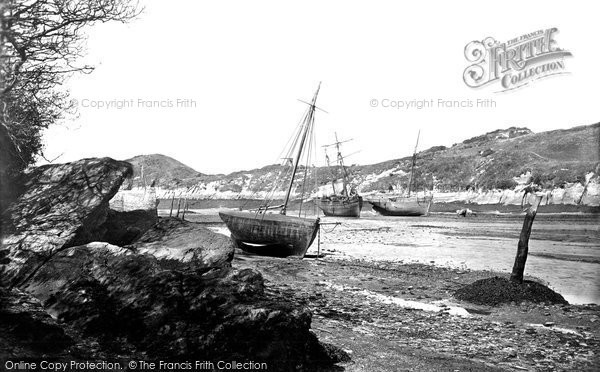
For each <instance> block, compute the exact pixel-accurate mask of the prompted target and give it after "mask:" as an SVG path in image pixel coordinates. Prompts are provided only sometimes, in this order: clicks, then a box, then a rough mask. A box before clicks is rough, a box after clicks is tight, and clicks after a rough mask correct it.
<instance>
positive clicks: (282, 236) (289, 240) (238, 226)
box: [219, 211, 319, 258]
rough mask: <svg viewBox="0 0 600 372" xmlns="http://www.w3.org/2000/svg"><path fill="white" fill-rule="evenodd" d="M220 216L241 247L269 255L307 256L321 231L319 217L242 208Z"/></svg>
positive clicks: (222, 213) (232, 237)
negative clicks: (286, 214)
mask: <svg viewBox="0 0 600 372" xmlns="http://www.w3.org/2000/svg"><path fill="white" fill-rule="evenodd" d="M219 216H220V217H221V219H222V220H223V222H225V224H226V225H227V228H228V229H229V231H230V232H231V239H232V240H233V241H234V243H235V244H236V245H237V246H238V247H239V248H241V249H244V250H246V251H250V252H253V253H258V254H263V255H268V256H277V257H287V256H297V257H300V258H302V257H304V255H305V254H306V251H307V250H308V248H309V247H310V246H311V244H312V243H313V241H314V240H315V237H316V235H317V232H318V230H319V219H318V218H314V219H311V218H299V217H292V216H285V215H281V214H257V213H253V212H238V211H227V212H219Z"/></svg>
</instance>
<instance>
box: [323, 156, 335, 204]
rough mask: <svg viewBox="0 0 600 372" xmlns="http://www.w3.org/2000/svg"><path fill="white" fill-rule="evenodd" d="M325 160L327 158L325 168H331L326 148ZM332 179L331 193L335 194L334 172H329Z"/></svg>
mask: <svg viewBox="0 0 600 372" xmlns="http://www.w3.org/2000/svg"><path fill="white" fill-rule="evenodd" d="M325 160H327V168H329V169H331V162H330V161H329V155H327V149H325ZM331 174H332V176H333V179H332V180H331V188H332V189H333V195H335V174H334V173H333V172H331Z"/></svg>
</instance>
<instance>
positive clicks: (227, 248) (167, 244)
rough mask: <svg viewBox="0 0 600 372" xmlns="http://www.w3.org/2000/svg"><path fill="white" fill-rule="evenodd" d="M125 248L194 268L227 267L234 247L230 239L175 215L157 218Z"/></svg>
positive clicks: (231, 258)
mask: <svg viewBox="0 0 600 372" xmlns="http://www.w3.org/2000/svg"><path fill="white" fill-rule="evenodd" d="M127 248H130V249H133V250H135V251H136V252H137V253H141V254H151V255H153V256H155V257H157V258H161V259H174V260H179V261H181V262H188V263H190V264H193V265H194V267H196V268H210V267H219V266H230V265H231V260H233V254H234V247H233V245H232V244H231V240H230V239H228V238H227V237H225V236H224V235H222V234H218V233H216V232H214V231H211V230H209V229H207V228H205V227H203V226H201V225H200V224H198V223H194V222H189V221H183V220H180V219H177V218H160V219H159V221H158V222H157V223H156V224H155V225H154V226H152V227H151V228H150V229H149V230H147V231H146V232H145V233H144V234H143V235H142V236H141V237H140V238H139V239H137V240H136V241H135V242H134V243H133V244H130V245H128V246H127Z"/></svg>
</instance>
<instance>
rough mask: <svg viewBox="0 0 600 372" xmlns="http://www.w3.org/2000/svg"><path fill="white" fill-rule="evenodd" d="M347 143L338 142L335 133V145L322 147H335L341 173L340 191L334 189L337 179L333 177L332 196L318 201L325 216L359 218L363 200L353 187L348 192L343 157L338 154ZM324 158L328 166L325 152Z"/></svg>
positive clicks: (346, 171) (327, 157)
mask: <svg viewBox="0 0 600 372" xmlns="http://www.w3.org/2000/svg"><path fill="white" fill-rule="evenodd" d="M348 141H350V140H347V141H342V142H340V141H338V138H337V133H336V134H335V143H333V144H331V145H325V146H323V147H325V148H327V147H331V146H335V148H336V150H337V166H338V168H339V169H340V170H341V171H342V189H341V190H340V192H339V193H338V192H337V190H336V188H335V181H336V179H337V177H334V178H333V180H332V181H331V187H332V188H333V195H329V196H324V197H322V198H320V199H319V208H321V210H322V211H323V213H324V214H325V215H326V216H336V217H359V216H360V211H361V209H362V204H363V200H362V197H361V196H360V195H358V193H357V192H356V189H354V187H350V191H348V188H349V185H348V170H347V169H346V166H345V165H344V157H343V156H342V153H341V152H340V144H342V143H344V142H348ZM325 158H326V159H327V166H330V163H329V156H328V155H327V150H326V152H325Z"/></svg>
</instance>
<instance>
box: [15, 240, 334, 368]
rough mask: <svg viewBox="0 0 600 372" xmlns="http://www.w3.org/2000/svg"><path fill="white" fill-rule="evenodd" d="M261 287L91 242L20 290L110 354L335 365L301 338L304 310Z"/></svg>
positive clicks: (308, 335)
mask: <svg viewBox="0 0 600 372" xmlns="http://www.w3.org/2000/svg"><path fill="white" fill-rule="evenodd" d="M264 288H265V287H264V282H263V278H262V276H261V274H260V273H258V272H257V271H254V270H252V269H244V270H236V269H232V268H230V267H220V268H212V269H208V268H206V269H204V270H198V269H197V268H195V267H193V266H191V265H189V263H188V262H183V261H181V260H175V259H157V258H156V257H154V256H152V255H150V254H136V253H133V252H131V251H130V250H128V249H124V248H120V247H116V246H111V245H108V244H105V245H104V246H100V243H92V244H88V245H85V246H78V247H71V248H68V249H66V250H63V251H61V252H59V253H57V254H56V255H54V256H53V257H52V258H51V259H50V260H49V261H48V262H47V263H46V264H45V265H44V266H43V268H42V269H40V270H39V271H38V272H37V273H36V274H35V275H34V276H33V277H32V278H31V279H30V280H29V281H28V283H27V285H26V286H25V287H24V289H25V290H26V291H27V292H29V293H32V294H34V295H35V296H36V297H37V298H39V299H40V300H41V301H42V302H43V303H44V305H45V306H46V308H47V309H48V311H49V312H50V313H51V314H52V315H53V316H54V317H55V318H57V319H58V320H59V321H61V322H63V323H66V324H68V325H70V326H71V327H73V328H75V329H79V330H81V331H82V332H83V333H84V335H86V336H91V337H95V338H96V339H98V340H99V341H100V342H101V343H102V344H103V346H104V347H106V348H113V349H114V351H115V352H119V353H121V352H123V348H125V349H126V348H127V347H132V348H134V349H136V350H139V351H143V352H146V353H148V355H152V356H153V357H154V358H166V359H179V358H183V357H186V358H202V360H226V361H234V360H235V361H250V360H252V361H257V362H265V363H267V364H268V366H269V370H313V368H315V366H318V365H322V364H331V363H333V362H335V361H336V360H332V357H330V356H329V355H331V354H332V353H331V352H330V350H329V349H330V348H328V347H326V346H324V345H322V344H320V343H319V341H318V340H317V338H316V337H315V336H314V334H313V333H312V332H310V322H311V313H310V312H309V311H308V310H307V309H306V308H303V307H298V306H297V305H295V304H294V303H291V302H286V301H275V300H272V299H269V297H268V296H267V295H266V294H265V291H264ZM128 345H130V346H128ZM333 349H335V348H333ZM336 351H337V350H336Z"/></svg>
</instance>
